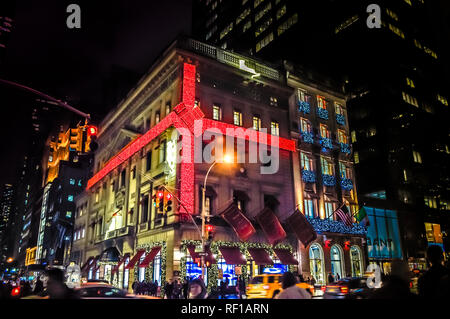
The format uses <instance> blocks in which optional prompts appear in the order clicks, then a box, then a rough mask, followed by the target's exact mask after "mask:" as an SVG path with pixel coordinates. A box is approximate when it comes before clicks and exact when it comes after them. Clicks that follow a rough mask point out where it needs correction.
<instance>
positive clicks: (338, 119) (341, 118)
mask: <svg viewBox="0 0 450 319" xmlns="http://www.w3.org/2000/svg"><path fill="white" fill-rule="evenodd" d="M336 123H338V124H341V125H345V116H344V114H336Z"/></svg>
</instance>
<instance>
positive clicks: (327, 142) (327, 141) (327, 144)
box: [319, 137, 333, 149]
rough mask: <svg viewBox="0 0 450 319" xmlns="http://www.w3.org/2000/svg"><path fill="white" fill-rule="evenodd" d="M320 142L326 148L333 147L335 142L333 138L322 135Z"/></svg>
mask: <svg viewBox="0 0 450 319" xmlns="http://www.w3.org/2000/svg"><path fill="white" fill-rule="evenodd" d="M319 143H320V144H321V145H322V146H323V147H325V148H329V149H332V148H333V142H332V141H331V138H328V137H321V138H320V141H319Z"/></svg>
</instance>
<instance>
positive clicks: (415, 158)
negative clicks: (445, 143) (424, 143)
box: [413, 151, 422, 163]
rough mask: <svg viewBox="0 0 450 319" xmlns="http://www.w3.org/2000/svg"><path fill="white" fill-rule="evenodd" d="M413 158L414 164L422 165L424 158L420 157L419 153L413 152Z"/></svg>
mask: <svg viewBox="0 0 450 319" xmlns="http://www.w3.org/2000/svg"><path fill="white" fill-rule="evenodd" d="M413 158H414V162H416V163H422V157H421V156H420V153H419V152H416V151H413Z"/></svg>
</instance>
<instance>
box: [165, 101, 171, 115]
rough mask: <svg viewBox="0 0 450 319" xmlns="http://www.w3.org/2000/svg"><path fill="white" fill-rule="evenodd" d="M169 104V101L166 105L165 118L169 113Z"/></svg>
mask: <svg viewBox="0 0 450 319" xmlns="http://www.w3.org/2000/svg"><path fill="white" fill-rule="evenodd" d="M170 108H171V103H170V101H169V102H167V103H166V116H167V115H168V114H169V113H170Z"/></svg>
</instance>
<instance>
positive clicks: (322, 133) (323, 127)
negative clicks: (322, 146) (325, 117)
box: [320, 124, 330, 138]
mask: <svg viewBox="0 0 450 319" xmlns="http://www.w3.org/2000/svg"><path fill="white" fill-rule="evenodd" d="M320 136H321V137H323V138H330V131H328V129H327V126H326V125H324V124H320Z"/></svg>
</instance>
